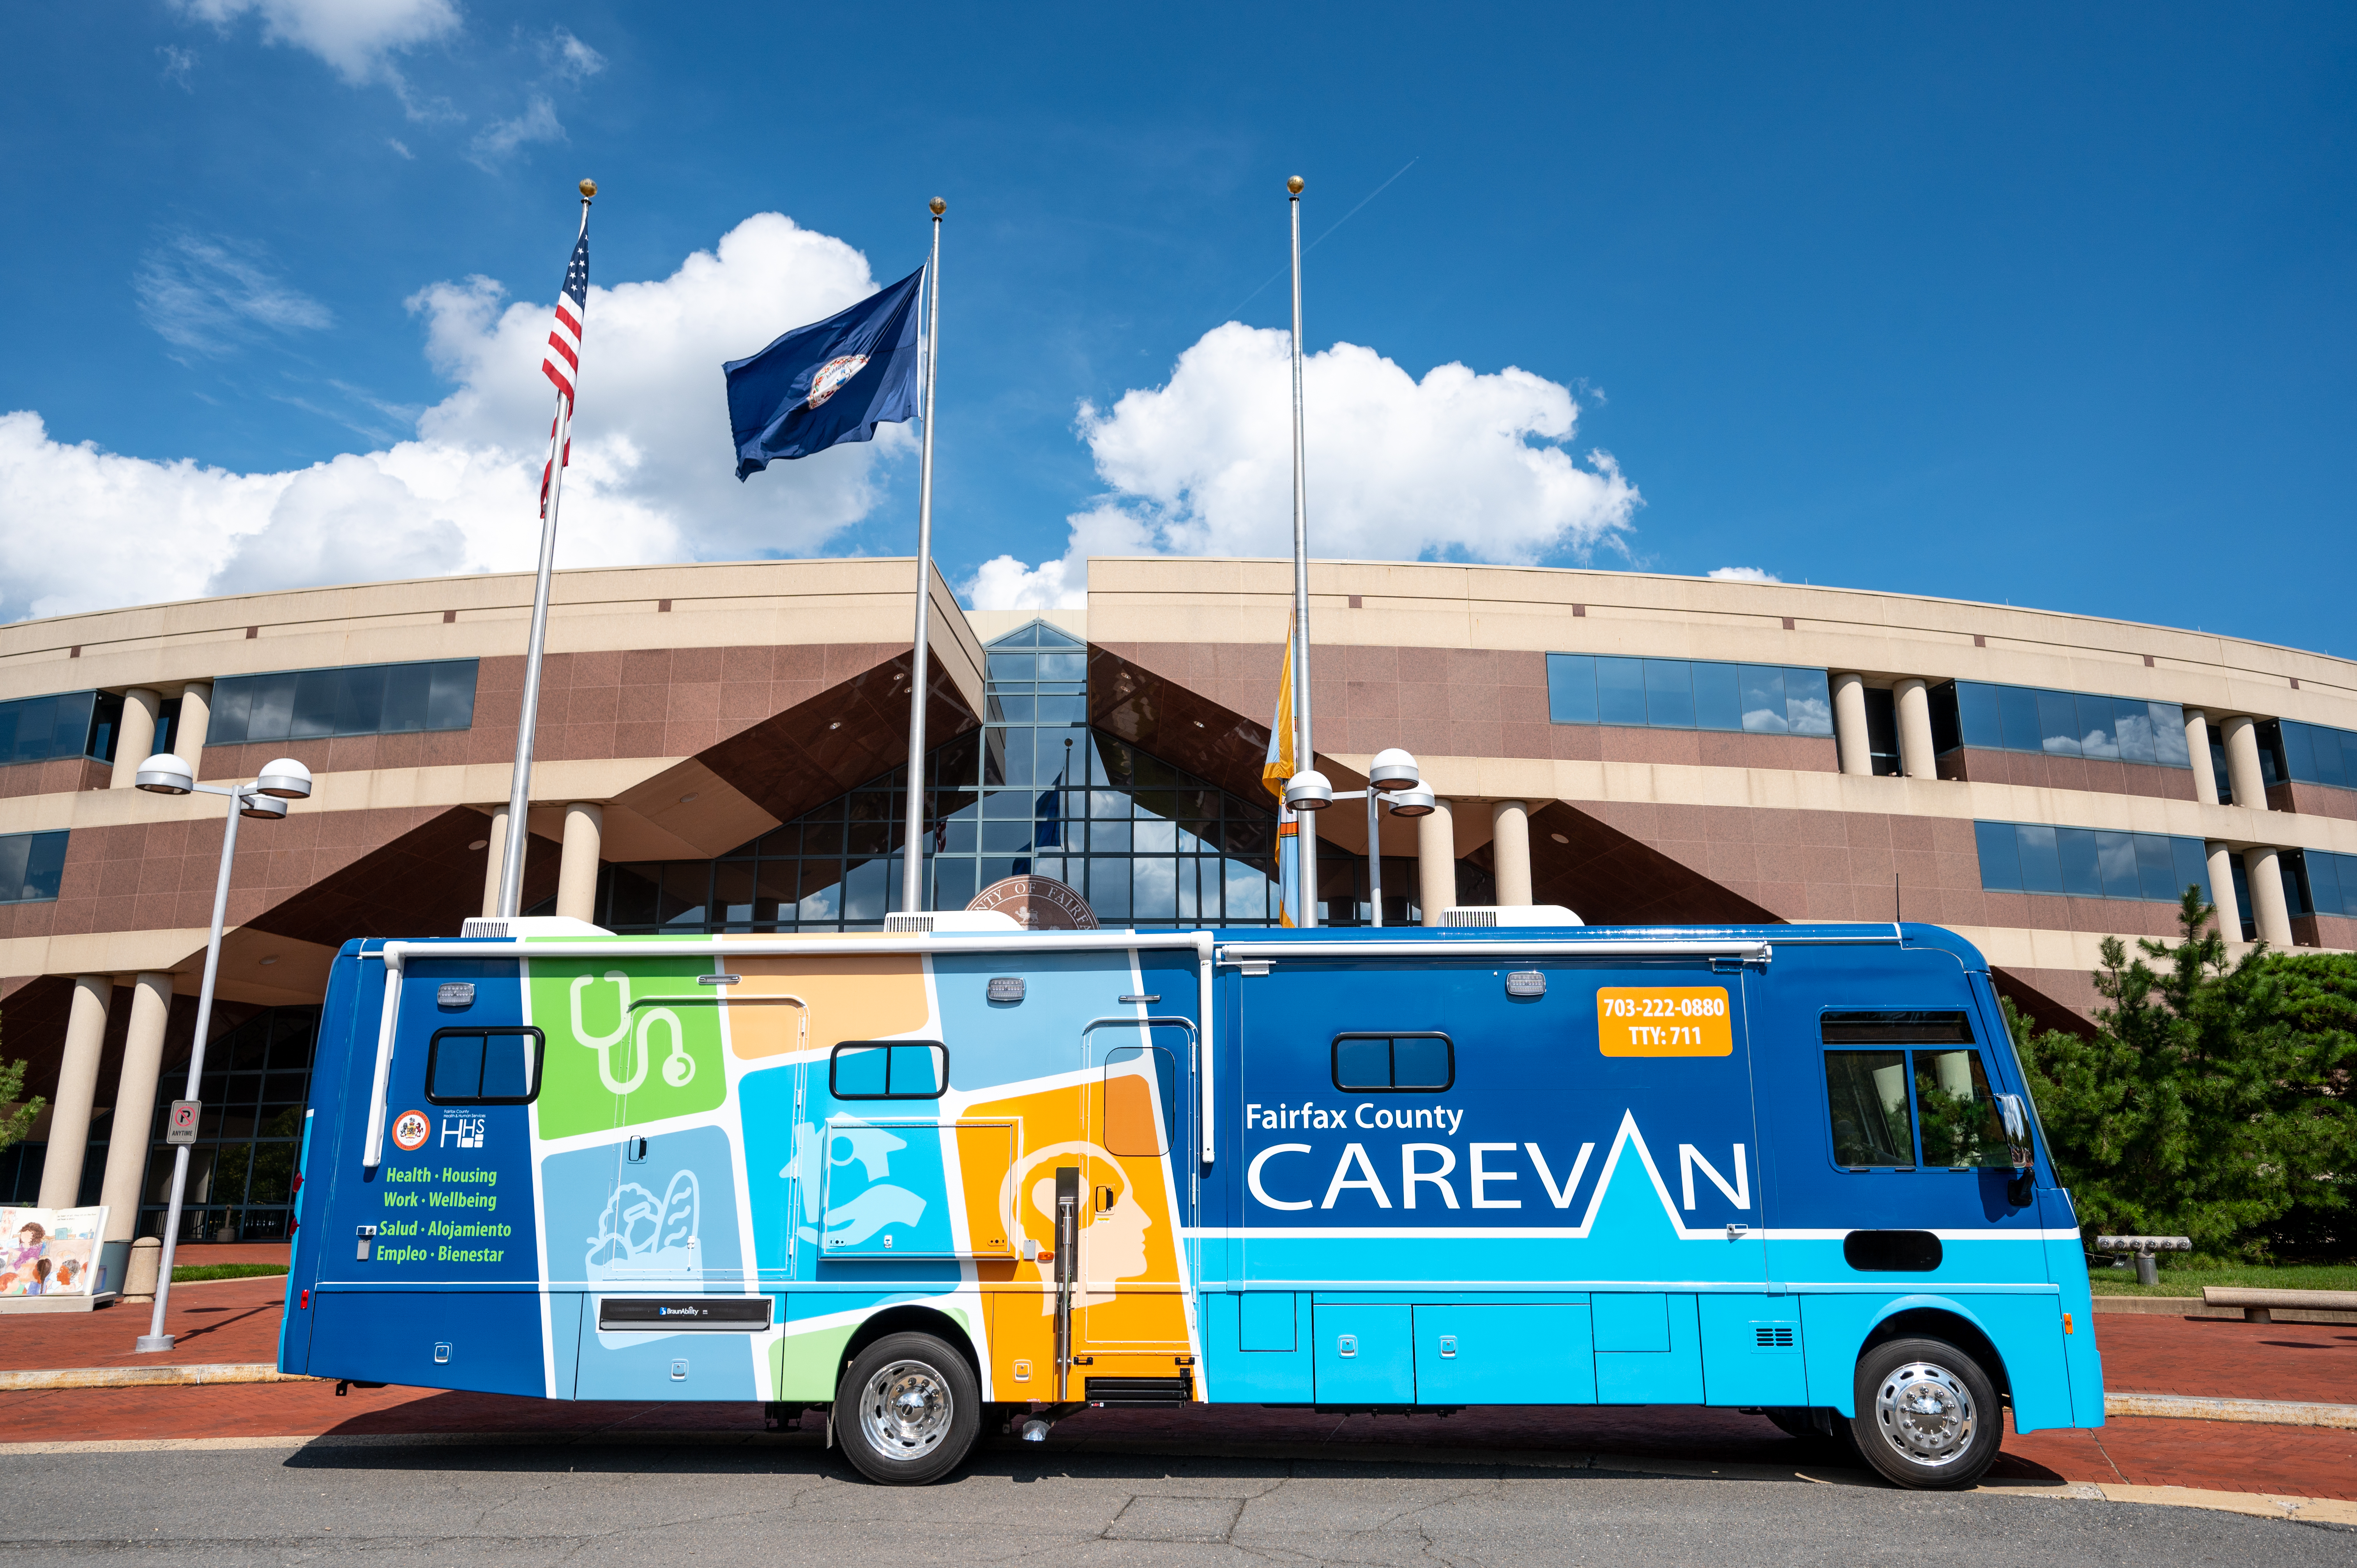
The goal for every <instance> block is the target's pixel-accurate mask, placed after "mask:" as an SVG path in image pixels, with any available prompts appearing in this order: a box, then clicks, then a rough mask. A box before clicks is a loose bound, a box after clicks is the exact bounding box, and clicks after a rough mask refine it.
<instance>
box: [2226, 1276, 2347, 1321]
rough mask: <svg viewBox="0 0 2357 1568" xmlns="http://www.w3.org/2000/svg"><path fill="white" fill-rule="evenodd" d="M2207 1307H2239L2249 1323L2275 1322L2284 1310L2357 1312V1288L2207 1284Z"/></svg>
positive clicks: (2244, 1318) (2244, 1319)
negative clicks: (2278, 1288)
mask: <svg viewBox="0 0 2357 1568" xmlns="http://www.w3.org/2000/svg"><path fill="white" fill-rule="evenodd" d="M2201 1305H2204V1306H2239V1307H2241V1308H2242V1309H2243V1321H2244V1322H2245V1323H2273V1322H2274V1321H2275V1320H2276V1319H2275V1315H2276V1313H2277V1312H2278V1311H2283V1312H2357V1290H2261V1289H2256V1288H2254V1287H2251V1286H2247V1285H2203V1286H2202V1287H2201Z"/></svg>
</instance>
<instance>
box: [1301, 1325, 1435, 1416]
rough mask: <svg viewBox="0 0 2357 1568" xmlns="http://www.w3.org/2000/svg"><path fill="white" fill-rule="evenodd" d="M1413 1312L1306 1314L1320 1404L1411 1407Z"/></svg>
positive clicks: (1412, 1399)
mask: <svg viewBox="0 0 2357 1568" xmlns="http://www.w3.org/2000/svg"><path fill="white" fill-rule="evenodd" d="M1414 1312H1415V1308H1413V1307H1410V1306H1405V1305H1396V1306H1391V1305H1386V1306H1372V1305H1327V1304H1324V1303H1320V1304H1319V1305H1317V1306H1315V1307H1313V1308H1311V1309H1310V1317H1311V1322H1312V1323H1313V1324H1314V1325H1315V1326H1314V1327H1313V1328H1312V1329H1311V1337H1312V1340H1313V1359H1314V1360H1315V1362H1316V1365H1317V1369H1318V1403H1319V1404H1414V1403H1415V1349H1414V1342H1413V1340H1412V1339H1411V1337H1410V1329H1411V1326H1412V1323H1413V1316H1412V1315H1413V1314H1414Z"/></svg>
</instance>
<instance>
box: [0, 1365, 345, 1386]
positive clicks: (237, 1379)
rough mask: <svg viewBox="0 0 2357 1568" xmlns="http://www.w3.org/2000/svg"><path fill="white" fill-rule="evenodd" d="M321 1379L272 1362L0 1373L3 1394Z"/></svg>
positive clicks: (67, 1368)
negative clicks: (37, 1390) (288, 1369)
mask: <svg viewBox="0 0 2357 1568" xmlns="http://www.w3.org/2000/svg"><path fill="white" fill-rule="evenodd" d="M316 1381H317V1379H314V1378H308V1377H306V1376H304V1375H303V1374H302V1373H299V1372H282V1371H280V1370H279V1369H278V1368H277V1366H276V1365H275V1364H274V1363H272V1362H269V1361H216V1362H211V1363H208V1364H200V1365H197V1366H181V1367H51V1368H48V1369H40V1370H32V1371H0V1393H6V1392H18V1391H25V1390H30V1389H155V1388H188V1387H191V1386H194V1385H196V1384H199V1383H205V1384H210V1383H308V1382H316Z"/></svg>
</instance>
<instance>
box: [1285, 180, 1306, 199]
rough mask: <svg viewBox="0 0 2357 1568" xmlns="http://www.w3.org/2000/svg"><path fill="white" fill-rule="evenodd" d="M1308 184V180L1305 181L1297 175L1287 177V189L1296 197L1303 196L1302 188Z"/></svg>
mask: <svg viewBox="0 0 2357 1568" xmlns="http://www.w3.org/2000/svg"><path fill="white" fill-rule="evenodd" d="M1308 183H1309V182H1308V180H1306V179H1303V178H1302V177H1300V176H1299V175H1288V176H1286V181H1285V188H1286V189H1287V190H1289V191H1291V192H1293V194H1294V195H1296V196H1298V195H1300V194H1301V188H1302V187H1303V186H1305V185H1307V184H1308Z"/></svg>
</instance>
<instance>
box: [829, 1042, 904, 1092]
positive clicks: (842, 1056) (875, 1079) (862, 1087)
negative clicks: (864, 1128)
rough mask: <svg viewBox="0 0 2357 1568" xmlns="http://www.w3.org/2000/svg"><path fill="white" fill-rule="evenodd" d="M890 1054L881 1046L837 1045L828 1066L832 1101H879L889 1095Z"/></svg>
mask: <svg viewBox="0 0 2357 1568" xmlns="http://www.w3.org/2000/svg"><path fill="white" fill-rule="evenodd" d="M890 1069H891V1052H890V1051H889V1050H888V1048H887V1047H883V1046H837V1047H835V1048H834V1062H833V1064H832V1072H833V1083H832V1085H831V1087H832V1089H833V1090H834V1095H835V1098H837V1099H838V1100H842V1099H852V1100H881V1099H883V1098H884V1097H885V1096H886V1095H887V1094H888V1093H889V1092H890V1084H891V1079H890V1077H889V1076H888V1075H889V1072H890Z"/></svg>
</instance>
